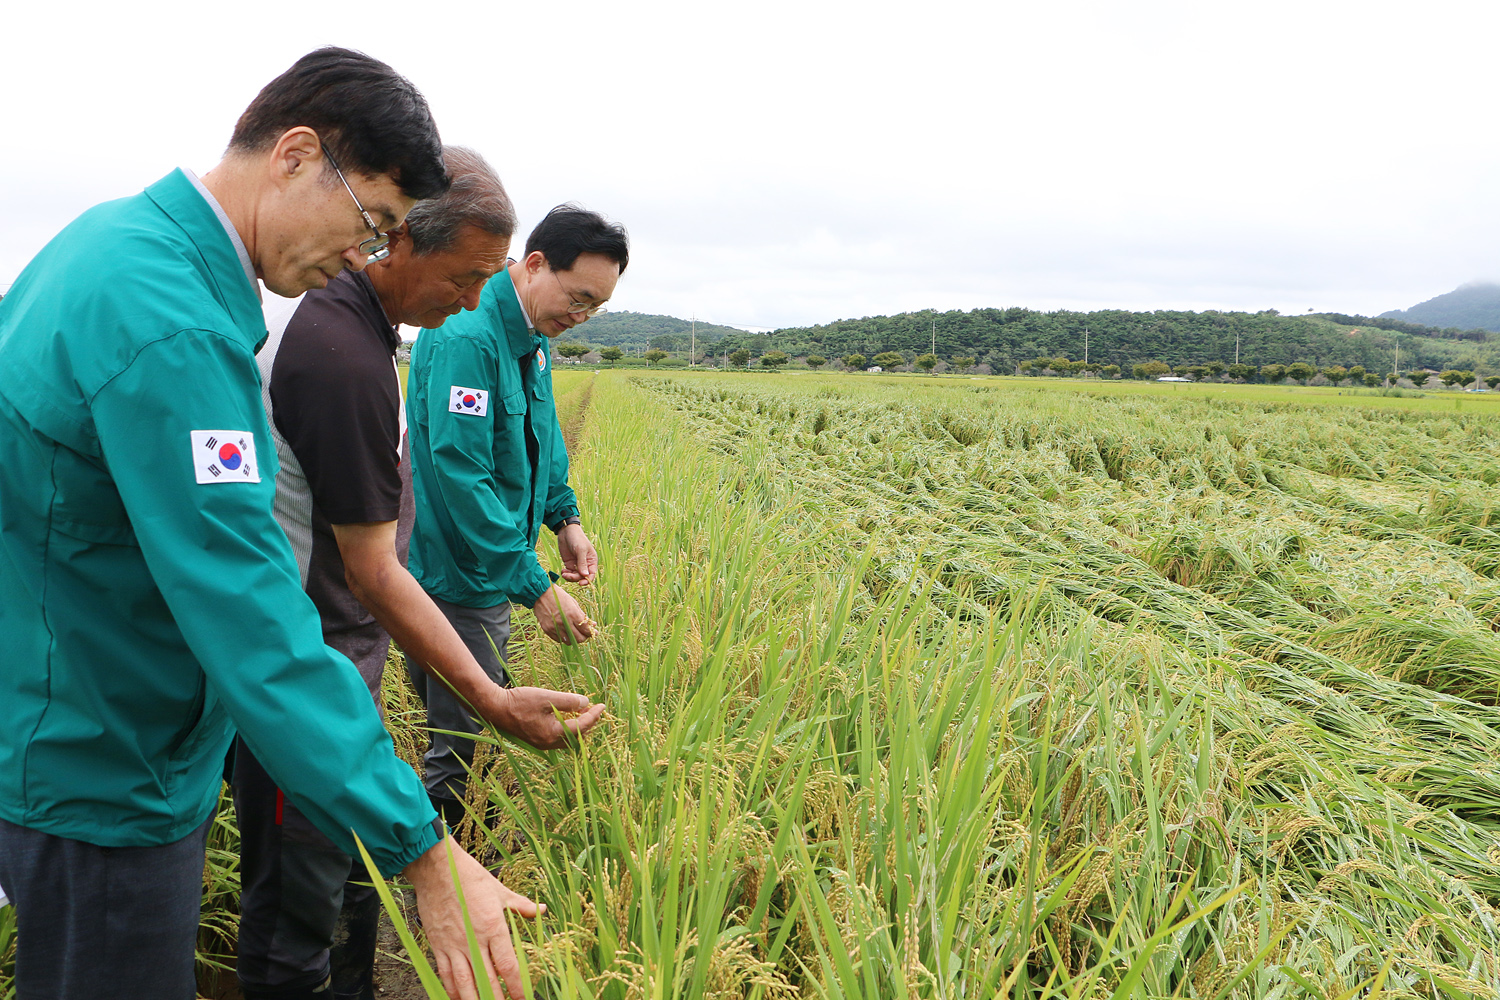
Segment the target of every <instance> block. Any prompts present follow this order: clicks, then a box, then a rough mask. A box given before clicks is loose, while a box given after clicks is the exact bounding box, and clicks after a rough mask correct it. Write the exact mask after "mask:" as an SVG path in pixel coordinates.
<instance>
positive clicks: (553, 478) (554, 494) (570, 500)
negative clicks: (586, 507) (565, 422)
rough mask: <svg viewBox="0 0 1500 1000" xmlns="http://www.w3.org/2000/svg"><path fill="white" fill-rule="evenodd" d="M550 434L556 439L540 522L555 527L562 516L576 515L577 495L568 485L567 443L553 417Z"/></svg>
mask: <svg viewBox="0 0 1500 1000" xmlns="http://www.w3.org/2000/svg"><path fill="white" fill-rule="evenodd" d="M552 434H553V436H554V437H555V438H556V441H555V442H554V444H553V447H552V467H551V468H550V469H548V470H547V471H548V486H547V506H546V508H545V510H544V513H543V515H542V522H543V523H544V524H546V525H547V526H548V527H550V528H555V527H557V525H558V524H559V523H560V522H561V521H562V519H563V518H565V517H577V516H578V497H577V496H575V495H574V494H573V487H571V486H569V485H568V443H567V441H565V440H564V439H563V433H562V426H561V425H560V424H559V423H558V422H557V420H555V419H554V420H553V421H552Z"/></svg>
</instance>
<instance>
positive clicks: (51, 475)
mask: <svg viewBox="0 0 1500 1000" xmlns="http://www.w3.org/2000/svg"><path fill="white" fill-rule="evenodd" d="M341 167H342V168H343V169H341ZM448 184H449V179H448V176H447V174H446V172H445V170H444V167H443V162H442V155H441V144H440V141H439V139H438V134H437V129H436V126H435V125H434V124H433V122H432V118H431V115H430V114H429V112H428V110H427V105H426V102H425V101H424V100H423V99H422V96H421V95H420V94H419V93H418V92H417V91H416V89H415V88H414V87H412V85H411V84H410V83H409V82H408V81H406V80H405V79H404V78H402V77H400V76H399V75H398V74H396V73H395V72H394V71H393V70H392V69H391V68H390V67H389V66H386V65H385V64H384V63H381V62H378V61H377V60H374V59H371V58H369V57H368V56H364V55H361V54H359V53H355V52H351V51H348V50H344V49H335V48H329V49H322V50H319V51H317V52H314V53H311V54H309V55H307V56H305V57H303V58H302V59H301V60H299V61H298V62H297V63H296V64H295V65H294V66H293V67H292V68H291V69H290V70H288V71H287V72H286V73H285V74H283V75H282V76H281V77H278V78H277V79H276V80H274V81H272V82H271V83H270V84H269V85H267V87H266V88H265V89H264V90H262V91H261V93H260V94H259V95H258V96H257V97H256V99H255V100H254V101H253V102H252V103H251V105H250V107H249V108H248V109H247V110H246V112H245V114H244V115H243V116H242V117H241V119H240V121H239V123H238V124H237V126H236V127H235V131H234V135H233V137H232V139H231V142H230V147H229V150H228V152H227V153H226V155H225V158H224V160H223V161H222V162H221V163H220V164H219V165H218V166H217V167H215V168H214V170H213V171H211V172H210V173H208V174H207V175H205V177H204V178H203V179H202V180H201V181H200V180H199V179H198V178H196V177H194V176H193V175H192V174H190V173H188V172H186V171H182V170H178V171H174V172H173V173H171V174H169V175H168V176H167V177H165V178H164V179H162V180H161V181H158V182H157V183H156V184H154V185H152V186H151V187H150V188H148V189H147V190H146V191H145V192H144V193H142V194H139V195H136V196H134V197H131V198H126V199H123V200H120V201H116V202H110V203H107V204H105V205H101V206H98V207H96V208H94V209H92V210H90V211H89V212H86V213H85V214H84V215H83V216H81V217H80V218H79V219H77V220H76V221H75V222H73V223H72V224H71V225H69V226H68V227H67V228H66V229H65V230H64V231H63V232H62V233H60V234H59V235H58V236H57V237H56V238H55V239H53V240H52V242H51V243H49V244H48V245H47V246H46V247H45V248H44V249H43V250H42V251H41V253H39V254H38V255H37V257H36V258H35V259H34V260H33V261H32V262H31V264H29V265H28V266H27V268H26V269H25V270H24V271H23V272H22V273H21V275H20V277H19V278H18V280H17V281H16V283H15V285H14V287H13V288H12V289H11V292H10V294H9V295H7V296H6V297H5V300H4V302H3V303H0V370H3V371H6V372H10V373H12V376H13V377H10V378H6V379H4V380H0V468H3V469H4V470H5V471H4V475H3V476H0V635H3V636H4V637H5V643H6V648H5V654H4V655H5V661H4V668H3V669H0V886H3V887H4V891H5V893H6V894H7V895H8V896H9V897H10V898H11V899H12V900H13V902H14V903H15V905H16V912H17V917H18V920H19V937H18V942H19V947H18V952H17V963H16V976H17V983H18V986H19V995H20V997H21V1000H27V998H31V997H42V996H46V997H94V996H99V995H101V994H108V995H109V996H111V997H124V998H136V997H139V998H183V1000H186V998H189V997H192V996H193V995H194V990H195V983H194V974H193V947H194V941H195V938H196V931H197V923H198V910H199V900H200V895H201V891H202V886H201V880H202V868H203V849H204V842H205V838H206V834H207V829H208V824H209V822H210V818H211V816H212V813H213V810H214V806H215V803H216V801H217V799H218V794H219V788H220V783H221V774H222V768H223V761H224V754H225V750H226V749H227V747H228V745H229V741H230V738H231V736H232V735H233V733H234V731H235V730H236V729H238V731H239V733H240V735H241V737H242V738H243V739H244V741H245V743H246V744H247V745H248V746H250V747H251V748H252V749H253V751H254V753H255V755H256V756H257V757H258V758H259V759H260V761H261V762H262V763H263V764H264V765H265V769H266V771H267V772H268V773H269V774H270V775H271V776H272V778H273V779H274V780H275V781H276V783H277V785H278V787H280V788H281V789H283V790H284V791H285V793H286V796H287V798H288V799H289V800H290V801H292V802H294V803H295V804H296V805H297V806H298V808H299V809H300V810H301V811H302V813H303V814H305V815H306V816H307V817H308V818H309V819H310V820H311V821H312V822H313V823H314V824H315V825H316V826H317V827H318V829H320V830H321V831H322V832H323V833H324V834H326V835H327V836H329V837H330V838H332V839H333V840H334V841H335V843H337V844H338V845H339V846H340V847H341V849H343V850H345V851H347V852H349V853H356V847H355V837H356V836H357V837H358V838H359V840H360V841H362V842H363V844H364V845H365V847H366V848H367V849H368V850H369V852H370V854H371V856H372V857H373V859H374V860H375V863H376V865H377V866H378V867H379V868H380V870H381V871H382V872H384V873H386V874H391V873H394V872H397V871H404V872H405V874H406V875H407V877H408V878H409V879H411V881H412V883H413V884H414V886H415V888H416V890H417V896H418V903H419V905H420V906H421V909H422V917H423V922H424V925H425V928H426V931H427V935H428V938H429V940H430V942H431V944H432V947H433V950H434V952H435V954H436V958H437V964H438V969H439V971H440V973H441V974H442V975H443V978H444V979H445V981H447V982H448V984H449V986H450V989H455V990H456V991H457V992H458V994H459V995H460V996H463V997H466V998H472V997H476V996H477V994H476V992H475V990H474V981H473V980H474V970H472V969H471V967H470V964H469V959H468V949H467V946H466V942H465V927H464V920H463V916H462V913H461V911H460V910H459V907H458V903H457V899H456V896H455V894H454V891H453V886H452V882H451V880H450V876H449V864H450V858H451V860H452V863H454V864H456V865H457V867H458V872H459V875H460V878H461V879H462V880H463V889H464V894H465V897H466V899H467V902H468V907H469V914H470V917H471V919H472V920H473V922H474V929H475V932H476V933H477V934H478V935H479V941H480V946H481V947H482V948H483V949H484V950H485V952H486V954H487V957H488V958H489V960H490V961H491V962H492V963H493V966H494V968H495V969H496V971H498V972H499V973H500V974H501V975H502V976H503V977H504V979H505V981H506V984H507V986H508V987H509V988H510V990H511V993H512V995H519V993H520V991H521V983H520V979H519V975H518V971H517V969H516V962H515V957H514V954H513V951H512V949H511V944H510V940H509V936H508V933H507V930H506V925H505V917H504V910H505V909H506V908H511V909H515V910H517V911H518V912H522V913H525V914H528V915H532V914H535V913H536V912H537V907H536V906H535V904H533V903H531V902H530V901H529V900H526V899H525V898H524V897H520V896H517V895H516V894H514V893H511V892H509V891H508V890H506V889H505V888H504V887H503V886H501V885H500V884H499V883H498V882H496V881H495V880H494V879H493V878H492V877H491V876H490V875H489V874H488V873H487V872H485V871H484V870H483V868H482V867H480V866H479V865H478V863H477V862H475V861H474V860H473V859H472V858H470V857H468V855H466V854H464V853H463V852H462V851H461V850H459V849H457V848H456V847H454V846H452V842H451V840H449V839H448V838H447V837H446V835H445V834H444V831H443V829H442V825H441V822H440V821H439V820H438V817H437V816H436V815H435V814H434V812H433V810H432V807H431V805H430V804H429V803H428V802H427V801H426V796H425V795H424V794H423V791H422V787H421V784H420V783H419V782H418V780H417V778H416V776H415V775H414V774H413V773H412V771H411V769H410V768H409V767H407V766H406V765H405V764H403V763H402V762H401V761H400V760H399V759H397V758H396V756H395V755H394V753H393V750H392V746H391V741H390V738H389V736H387V734H386V732H385V729H384V727H383V726H382V725H381V722H380V719H379V716H378V714H377V712H376V710H375V707H374V705H372V704H371V701H370V696H369V693H368V691H367V690H366V689H365V686H364V684H363V682H362V681H361V680H360V677H359V674H358V673H357V672H356V671H355V670H354V668H353V666H352V665H351V664H350V663H349V662H348V660H346V659H344V658H343V657H341V656H339V655H338V654H337V653H334V652H333V651H331V650H330V649H329V648H328V647H326V646H325V645H324V643H323V636H322V633H321V630H320V628H319V623H318V615H317V612H316V610H315V609H314V607H313V605H312V603H311V601H309V600H308V598H307V596H306V595H305V594H304V593H303V592H302V588H301V586H300V582H299V577H298V570H297V564H296V562H295V561H294V559H293V556H292V552H291V549H290V547H289V545H288V543H287V539H286V536H285V534H284V533H283V532H282V530H281V528H280V527H279V526H278V525H277V523H276V521H275V519H274V518H273V516H272V511H271V501H272V494H273V490H274V482H275V477H276V454H275V449H274V448H273V447H272V446H271V441H270V436H269V432H268V430H267V427H266V420H265V413H264V410H263V409H262V407H261V399H260V382H259V378H258V373H257V371H256V363H255V350H256V348H257V346H258V345H259V343H260V342H261V341H262V340H263V339H264V338H265V324H264V321H263V319H262V315H261V311H260V307H259V301H258V289H257V286H256V279H257V278H259V279H260V280H262V281H264V282H265V284H266V286H267V287H268V288H270V289H271V290H272V291H274V292H278V293H280V294H284V295H295V294H297V293H299V292H301V291H304V290H306V289H308V288H313V287H321V286H322V285H324V284H326V283H327V281H328V280H329V278H331V277H332V276H334V275H336V274H338V273H339V272H340V271H341V270H343V269H345V268H348V269H353V270H359V269H360V268H362V267H363V266H364V265H365V263H366V261H367V260H368V259H369V258H370V256H371V255H378V254H380V253H381V252H382V250H383V247H384V244H385V243H386V238H385V237H384V235H383V232H384V231H385V230H389V229H392V228H395V227H396V226H399V225H400V224H401V222H402V220H403V219H404V218H405V216H406V213H407V212H408V211H409V210H410V209H411V207H412V205H413V204H415V202H416V201H417V200H419V199H422V198H426V197H431V196H433V195H436V194H440V193H442V192H443V191H444V190H445V189H446V188H447V187H448ZM482 971H483V970H480V972H481V974H482Z"/></svg>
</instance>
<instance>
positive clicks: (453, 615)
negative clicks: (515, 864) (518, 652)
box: [406, 594, 510, 827]
mask: <svg viewBox="0 0 1500 1000" xmlns="http://www.w3.org/2000/svg"><path fill="white" fill-rule="evenodd" d="M428 596H429V597H430V596H431V595H430V594H429V595H428ZM432 603H433V604H436V605H437V607H438V610H439V611H441V612H442V613H443V614H444V616H446V617H447V619H448V622H449V624H451V625H452V626H453V631H455V632H457V633H458V637H459V638H460V639H462V640H463V641H464V645H465V646H467V647H469V652H470V653H473V654H474V659H476V660H478V661H479V666H480V667H482V668H483V669H484V672H485V673H486V674H488V675H489V678H490V680H492V681H494V682H495V683H496V684H499V685H500V686H501V687H509V686H510V677H509V676H507V674H506V672H505V660H506V653H505V646H506V643H507V642H508V641H509V639H510V603H509V602H506V603H504V604H498V605H496V606H495V607H492V608H466V607H464V606H463V605H461V604H449V603H448V602H447V601H444V600H439V599H438V598H436V597H433V598H432ZM406 669H407V672H408V673H409V674H410V675H411V682H412V686H413V687H415V688H416V689H417V696H418V697H420V698H421V699H422V702H423V703H424V704H425V705H426V706H427V726H428V728H429V729H446V730H449V731H452V732H459V733H481V732H483V731H484V727H483V725H482V724H481V723H479V722H477V721H476V720H475V718H474V712H473V710H472V709H471V708H469V706H467V705H465V704H464V703H463V702H462V701H460V700H459V698H458V696H457V695H455V694H454V693H453V692H452V691H450V690H449V689H448V687H447V686H446V685H445V684H444V683H443V682H442V681H440V680H437V679H436V678H433V677H429V676H428V675H427V674H426V672H425V671H423V670H422V668H421V667H419V666H417V665H416V663H414V662H413V661H411V660H409V659H408V660H407V661H406ZM431 741H432V742H431V743H430V744H429V746H428V750H427V754H426V756H425V757H424V758H423V764H424V767H423V778H422V781H423V783H424V784H425V785H426V786H427V794H428V796H429V797H430V798H431V799H432V804H433V805H434V806H436V807H437V808H438V811H439V812H441V813H442V814H443V819H444V820H446V821H447V822H448V825H449V826H450V827H451V826H456V825H458V824H457V820H458V819H461V818H462V817H463V807H462V806H460V805H459V803H460V802H462V801H463V798H464V794H465V792H466V790H467V789H468V787H469V768H470V767H472V766H473V764H474V741H473V740H471V739H467V738H465V737H463V736H449V735H447V733H433V734H432V736H431Z"/></svg>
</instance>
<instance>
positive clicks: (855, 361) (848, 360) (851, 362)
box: [844, 354, 869, 371]
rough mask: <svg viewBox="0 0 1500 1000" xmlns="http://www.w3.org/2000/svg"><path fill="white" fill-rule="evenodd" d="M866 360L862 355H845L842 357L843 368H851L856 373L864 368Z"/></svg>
mask: <svg viewBox="0 0 1500 1000" xmlns="http://www.w3.org/2000/svg"><path fill="white" fill-rule="evenodd" d="M868 360H869V359H868V358H866V357H865V356H864V355H863V354H846V355H844V367H845V368H853V369H854V370H855V371H858V370H859V369H861V368H863V367H864V366H865V362H866V361H868Z"/></svg>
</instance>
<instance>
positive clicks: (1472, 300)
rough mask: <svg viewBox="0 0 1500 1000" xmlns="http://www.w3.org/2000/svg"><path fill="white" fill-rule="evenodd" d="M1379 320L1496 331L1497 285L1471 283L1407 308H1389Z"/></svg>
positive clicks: (1499, 325)
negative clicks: (1397, 320)
mask: <svg viewBox="0 0 1500 1000" xmlns="http://www.w3.org/2000/svg"><path fill="white" fill-rule="evenodd" d="M1380 318H1381V319H1399V320H1405V321H1406V322H1408V323H1424V324H1426V325H1427V326H1456V327H1462V328H1463V329H1466V330H1468V329H1474V328H1476V327H1477V328H1480V329H1484V330H1495V331H1500V284H1495V283H1494V282H1489V281H1475V282H1472V283H1470V284H1467V285H1460V286H1458V287H1457V288H1455V289H1454V290H1453V291H1451V292H1445V293H1444V294H1442V295H1439V296H1437V297H1436V298H1432V299H1428V300H1427V301H1426V302H1419V303H1417V304H1416V305H1414V306H1412V307H1411V308H1410V309H1392V310H1391V311H1390V312H1383V313H1381V314H1380Z"/></svg>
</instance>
